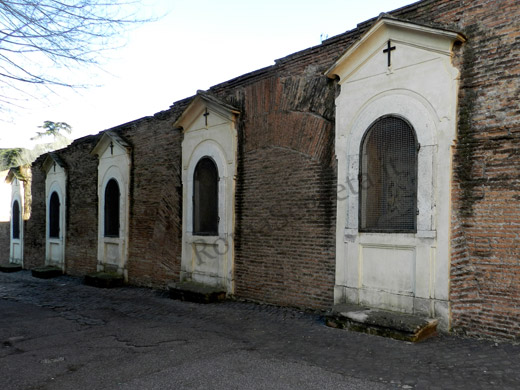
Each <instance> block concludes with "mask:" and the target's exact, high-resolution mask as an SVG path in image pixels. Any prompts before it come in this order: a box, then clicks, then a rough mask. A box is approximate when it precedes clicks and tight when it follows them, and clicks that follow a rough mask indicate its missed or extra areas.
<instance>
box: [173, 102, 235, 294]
mask: <svg viewBox="0 0 520 390" xmlns="http://www.w3.org/2000/svg"><path fill="white" fill-rule="evenodd" d="M237 115H238V111H237V110H236V109H235V108H233V107H231V106H229V105H227V104H226V103H224V102H222V101H220V100H219V99H218V98H216V97H215V96H212V95H209V94H207V93H204V92H199V93H198V94H197V96H196V97H195V98H194V100H193V101H192V102H191V104H190V105H189V106H188V107H187V108H186V110H185V111H184V112H183V114H182V115H181V117H180V118H179V120H178V121H177V122H176V123H175V127H177V128H182V131H183V133H184V140H183V143H182V168H183V169H182V184H183V219H182V222H183V223H182V226H183V231H182V240H183V241H182V260H181V276H180V277H181V281H195V282H198V283H202V284H205V285H208V286H213V287H218V288H222V289H223V290H224V291H226V292H227V293H229V294H232V293H233V292H234V229H235V226H234V215H235V175H236V154H237V131H236V118H237ZM203 176H204V177H203ZM201 181H204V183H202V182H201ZM201 185H203V186H206V189H205V190H206V191H210V192H211V194H210V193H206V194H205V195H204V196H202V197H201V196H200V195H201V194H200V192H198V191H199V190H200V189H201V188H200V186H201ZM199 206H201V207H200V208H199ZM194 207H196V208H198V209H194ZM201 212H202V213H209V214H206V215H204V216H201V215H200V213H201ZM199 222H203V223H204V224H205V226H201V225H200V224H199Z"/></svg>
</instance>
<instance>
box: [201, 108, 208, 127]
mask: <svg viewBox="0 0 520 390" xmlns="http://www.w3.org/2000/svg"><path fill="white" fill-rule="evenodd" d="M202 115H204V119H205V122H206V126H207V125H208V115H209V112H208V109H207V108H206V112H205V113H204V114H202Z"/></svg>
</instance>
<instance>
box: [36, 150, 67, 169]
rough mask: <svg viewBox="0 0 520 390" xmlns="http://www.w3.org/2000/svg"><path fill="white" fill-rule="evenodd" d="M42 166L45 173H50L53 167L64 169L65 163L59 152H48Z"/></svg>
mask: <svg viewBox="0 0 520 390" xmlns="http://www.w3.org/2000/svg"><path fill="white" fill-rule="evenodd" d="M42 168H43V171H44V172H45V173H49V171H50V170H51V168H52V169H54V170H56V169H60V170H61V171H64V170H65V163H64V162H63V160H62V159H61V157H60V156H58V154H56V153H53V152H50V153H47V157H46V158H45V160H44V161H43V164H42Z"/></svg>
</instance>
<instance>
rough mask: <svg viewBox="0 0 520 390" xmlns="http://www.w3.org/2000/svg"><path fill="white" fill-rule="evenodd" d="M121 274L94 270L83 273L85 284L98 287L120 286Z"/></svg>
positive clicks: (122, 280)
mask: <svg viewBox="0 0 520 390" xmlns="http://www.w3.org/2000/svg"><path fill="white" fill-rule="evenodd" d="M124 282H125V281H124V278H123V275H119V274H118V273H115V272H94V273H91V274H87V275H85V279H84V283H85V284H86V285H87V286H92V287H100V288H114V287H121V286H123V284H124Z"/></svg>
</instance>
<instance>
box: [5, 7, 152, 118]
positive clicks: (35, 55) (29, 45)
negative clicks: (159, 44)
mask: <svg viewBox="0 0 520 390" xmlns="http://www.w3.org/2000/svg"><path fill="white" fill-rule="evenodd" d="M138 5H139V1H136V0H0V110H2V111H3V110H5V109H6V108H7V107H8V106H17V105H23V103H21V102H20V100H27V99H29V98H32V97H34V96H33V94H34V91H35V89H34V88H33V87H34V86H39V87H42V86H43V87H47V88H49V89H51V90H52V89H53V88H56V87H59V86H64V87H77V86H81V85H82V83H81V82H80V83H77V82H76V78H75V77H73V74H74V72H73V71H74V70H78V69H83V65H85V66H87V65H92V64H98V63H99V59H100V58H102V57H103V56H102V52H104V51H106V50H108V49H113V48H115V47H120V46H121V39H120V38H121V35H122V33H123V32H124V31H125V30H126V29H127V28H128V27H129V26H130V25H135V24H136V23H142V22H145V21H150V20H151V19H143V18H139V17H137V16H136V13H137V11H138V9H139V6H138ZM67 71H69V72H67ZM83 83H85V84H88V82H85V81H83ZM21 96H24V97H21Z"/></svg>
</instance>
